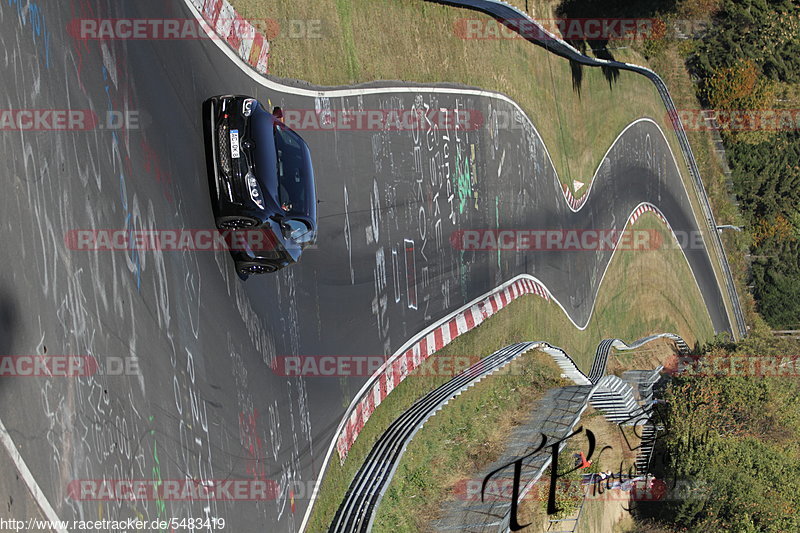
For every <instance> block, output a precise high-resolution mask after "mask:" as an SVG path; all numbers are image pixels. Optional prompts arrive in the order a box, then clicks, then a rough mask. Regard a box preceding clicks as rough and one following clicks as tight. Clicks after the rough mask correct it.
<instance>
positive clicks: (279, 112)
mask: <svg viewBox="0 0 800 533" xmlns="http://www.w3.org/2000/svg"><path fill="white" fill-rule="evenodd" d="M272 115H273V116H274V117H275V118H277V119H278V120H283V109H281V108H280V107H278V106H275V107H274V108H272Z"/></svg>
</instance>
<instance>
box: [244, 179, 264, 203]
mask: <svg viewBox="0 0 800 533" xmlns="http://www.w3.org/2000/svg"><path fill="white" fill-rule="evenodd" d="M244 179H245V181H246V182H247V190H248V191H249V192H250V199H251V200H253V203H254V204H256V205H257V206H258V208H259V209H264V195H263V194H261V187H259V186H258V180H256V177H255V176H254V175H252V174H247V175H246V176H245V177H244Z"/></svg>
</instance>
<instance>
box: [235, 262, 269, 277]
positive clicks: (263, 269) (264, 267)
mask: <svg viewBox="0 0 800 533" xmlns="http://www.w3.org/2000/svg"><path fill="white" fill-rule="evenodd" d="M236 270H238V271H239V273H240V274H244V275H245V276H251V275H253V274H269V273H270V272H275V271H276V270H278V267H277V266H275V265H271V264H268V263H256V262H252V261H249V262H243V263H237V264H236Z"/></svg>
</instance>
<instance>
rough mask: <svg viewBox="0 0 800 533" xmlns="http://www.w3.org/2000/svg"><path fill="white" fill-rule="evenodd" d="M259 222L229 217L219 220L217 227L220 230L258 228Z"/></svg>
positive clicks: (240, 217)
mask: <svg viewBox="0 0 800 533" xmlns="http://www.w3.org/2000/svg"><path fill="white" fill-rule="evenodd" d="M258 224H259V221H258V220H256V219H255V218H252V217H245V216H229V217H220V218H218V219H217V227H218V228H220V229H245V228H254V227H256V226H258Z"/></svg>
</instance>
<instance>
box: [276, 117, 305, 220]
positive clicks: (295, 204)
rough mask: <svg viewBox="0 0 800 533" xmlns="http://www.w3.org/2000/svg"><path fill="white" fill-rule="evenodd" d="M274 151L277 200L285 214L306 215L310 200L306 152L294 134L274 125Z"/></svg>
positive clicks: (283, 127)
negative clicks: (276, 170) (276, 171)
mask: <svg viewBox="0 0 800 533" xmlns="http://www.w3.org/2000/svg"><path fill="white" fill-rule="evenodd" d="M275 150H276V153H277V164H278V200H279V201H280V204H281V208H282V209H283V210H284V211H286V212H287V213H303V214H305V213H307V203H308V201H309V200H310V199H311V198H310V197H309V196H310V194H309V187H311V186H313V185H311V178H310V176H308V168H307V167H308V165H307V156H306V153H305V152H306V150H305V147H304V145H303V141H302V140H301V139H300V138H299V137H298V136H297V134H296V133H294V132H293V131H291V130H290V129H288V128H286V127H285V126H283V125H281V124H280V123H275Z"/></svg>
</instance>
